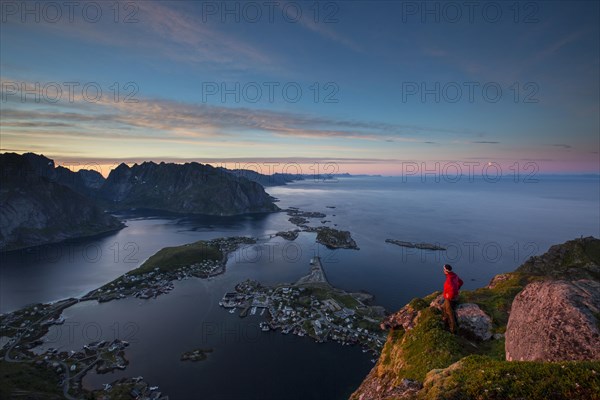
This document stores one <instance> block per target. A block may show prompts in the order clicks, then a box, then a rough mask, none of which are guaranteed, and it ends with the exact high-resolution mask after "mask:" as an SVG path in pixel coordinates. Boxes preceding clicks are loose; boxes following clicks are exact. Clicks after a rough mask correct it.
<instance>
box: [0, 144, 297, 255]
mask: <svg viewBox="0 0 600 400" xmlns="http://www.w3.org/2000/svg"><path fill="white" fill-rule="evenodd" d="M0 167H1V171H2V177H1V186H0V251H8V250H15V249H20V248H25V247H30V246H36V245H41V244H46V243H54V242H59V241H62V240H65V239H70V238H77V237H84V236H91V235H96V234H99V233H103V232H108V231H112V230H116V229H120V228H122V227H123V226H124V225H123V223H122V222H120V221H119V220H118V219H117V218H115V217H113V216H111V215H110V214H109V213H107V211H118V210H125V209H132V208H136V209H146V210H160V211H169V212H176V213H185V214H205V215H222V216H226V215H238V214H247V213H262V212H274V211H278V210H279V208H278V207H277V206H276V205H275V204H274V202H273V201H274V199H273V198H272V197H271V196H269V195H268V194H267V193H266V192H265V190H264V188H263V187H262V186H261V184H260V182H261V181H262V182H265V181H266V180H268V179H269V177H268V176H265V175H260V174H251V172H252V171H248V173H245V172H244V173H242V172H241V171H235V172H232V171H229V170H226V169H223V168H214V167H212V166H210V165H203V164H199V163H194V162H192V163H186V164H172V163H168V164H167V163H160V164H156V163H154V162H144V163H142V164H139V165H138V164H135V165H133V166H131V167H129V166H127V165H126V164H121V165H119V166H118V167H117V168H115V169H114V170H112V171H111V172H110V174H109V176H108V178H107V179H104V177H103V176H102V175H101V174H99V173H98V172H96V171H92V170H80V171H77V172H73V171H71V170H69V169H67V168H64V167H60V166H59V167H57V166H55V164H54V161H53V160H51V159H49V158H47V157H45V156H43V155H38V154H34V153H26V154H23V155H19V154H15V153H3V154H0ZM245 174H246V175H248V176H249V177H252V179H247V178H246V177H244V175H245ZM273 179H274V182H277V184H285V183H287V182H290V181H291V179H290V177H284V176H278V177H275V178H273ZM298 179H299V178H298Z"/></svg>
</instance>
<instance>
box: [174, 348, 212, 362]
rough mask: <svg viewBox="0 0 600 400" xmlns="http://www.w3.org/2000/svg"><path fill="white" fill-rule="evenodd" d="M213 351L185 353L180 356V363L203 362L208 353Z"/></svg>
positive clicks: (203, 350)
mask: <svg viewBox="0 0 600 400" xmlns="http://www.w3.org/2000/svg"><path fill="white" fill-rule="evenodd" d="M212 352H213V349H195V350H190V351H186V352H185V353H183V354H182V355H181V358H180V360H181V361H194V362H195V361H203V360H206V359H207V358H208V355H207V354H208V353H212Z"/></svg>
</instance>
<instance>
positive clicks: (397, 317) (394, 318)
mask: <svg viewBox="0 0 600 400" xmlns="http://www.w3.org/2000/svg"><path fill="white" fill-rule="evenodd" d="M419 313H420V309H419V308H417V307H416V305H414V304H413V303H412V302H411V303H409V304H407V305H405V306H404V307H402V309H400V311H398V312H396V313H394V314H390V315H388V316H387V317H386V318H385V319H384V320H383V321H382V322H381V329H397V328H402V329H404V330H405V331H409V330H411V329H412V328H414V326H415V321H416V319H417V317H418V316H419Z"/></svg>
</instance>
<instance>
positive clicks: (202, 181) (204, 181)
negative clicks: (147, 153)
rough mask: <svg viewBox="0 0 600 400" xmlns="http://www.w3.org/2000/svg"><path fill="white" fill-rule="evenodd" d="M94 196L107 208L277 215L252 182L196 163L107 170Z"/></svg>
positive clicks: (266, 196) (147, 165)
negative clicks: (108, 172)
mask: <svg viewBox="0 0 600 400" xmlns="http://www.w3.org/2000/svg"><path fill="white" fill-rule="evenodd" d="M99 195H100V197H101V198H103V199H104V200H106V201H108V202H110V204H111V207H113V208H116V209H123V208H145V209H154V210H165V211H172V212H179V213H190V214H207V215H236V214H245V213H256V212H271V211H277V210H278V208H277V206H276V205H275V204H273V201H272V198H271V197H270V196H269V195H268V194H267V193H266V192H265V191H264V189H263V187H262V186H261V185H259V184H258V183H256V182H252V181H249V180H247V179H245V178H241V177H237V176H235V175H233V174H231V173H229V172H227V170H223V169H217V168H213V167H211V166H209V165H203V164H198V163H186V164H171V163H169V164H166V163H160V164H156V163H153V162H145V163H143V164H141V165H138V164H135V165H134V166H132V167H128V166H127V165H126V164H121V165H119V166H118V167H117V168H116V169H114V170H113V171H111V173H110V175H109V176H108V178H107V179H106V182H104V184H103V185H102V187H101V188H100V192H99Z"/></svg>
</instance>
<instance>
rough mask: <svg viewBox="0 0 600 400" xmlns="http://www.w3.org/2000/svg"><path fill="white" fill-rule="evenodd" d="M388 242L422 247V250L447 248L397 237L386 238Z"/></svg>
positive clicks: (443, 249) (415, 247) (417, 247)
mask: <svg viewBox="0 0 600 400" xmlns="http://www.w3.org/2000/svg"><path fill="white" fill-rule="evenodd" d="M385 242H386V243H392V244H395V245H397V246H400V247H408V248H413V249H421V250H432V251H445V250H447V249H446V248H445V247H442V246H439V245H437V244H433V243H413V242H405V241H402V240H396V239H385Z"/></svg>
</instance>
